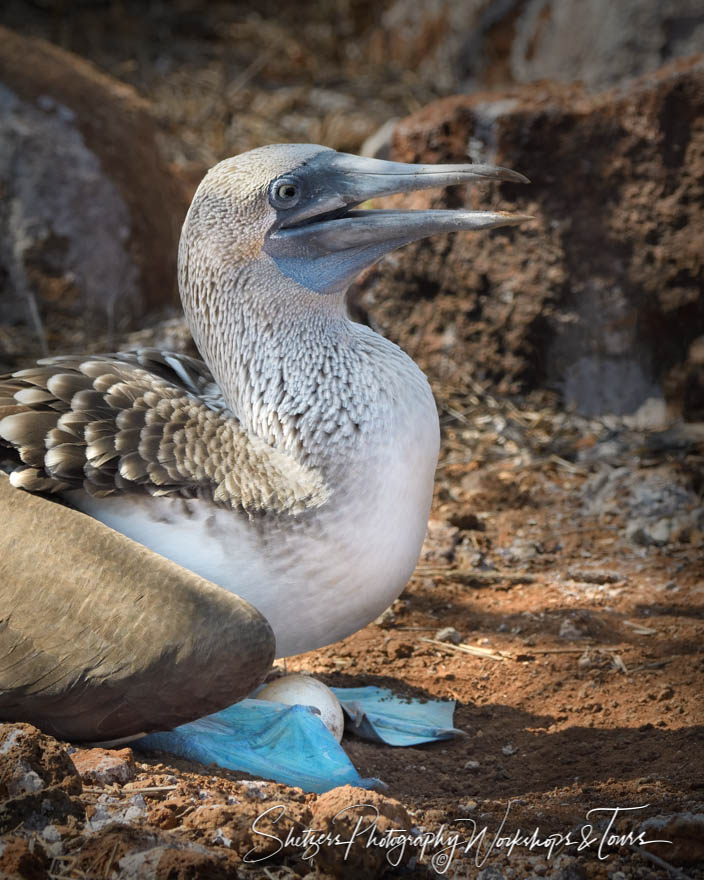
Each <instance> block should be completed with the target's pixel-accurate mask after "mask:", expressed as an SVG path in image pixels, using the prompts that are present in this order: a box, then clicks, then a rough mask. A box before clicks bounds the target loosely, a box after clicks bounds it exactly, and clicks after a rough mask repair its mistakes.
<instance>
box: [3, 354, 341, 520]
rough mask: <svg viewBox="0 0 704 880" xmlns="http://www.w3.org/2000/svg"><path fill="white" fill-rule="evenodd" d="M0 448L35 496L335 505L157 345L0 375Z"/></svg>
mask: <svg viewBox="0 0 704 880" xmlns="http://www.w3.org/2000/svg"><path fill="white" fill-rule="evenodd" d="M201 395H202V396H201ZM0 445H2V446H4V447H6V451H7V455H6V456H5V458H6V459H7V458H8V457H9V459H10V460H11V467H10V470H11V471H12V476H11V480H12V483H13V484H14V485H15V486H19V487H21V488H24V489H28V490H30V491H34V492H64V491H66V490H68V489H77V488H82V489H84V490H85V491H86V492H89V493H90V494H91V495H96V496H103V495H110V494H114V493H115V492H125V491H142V492H149V493H151V494H153V495H181V496H185V497H194V496H205V497H209V498H211V499H212V500H213V501H214V502H215V503H217V504H221V505H223V506H227V507H230V508H232V509H241V510H245V511H247V512H249V513H256V512H264V511H279V512H298V511H300V510H304V509H306V508H309V507H317V506H319V505H320V504H322V503H323V502H324V501H325V500H326V498H327V490H326V487H325V486H324V484H323V481H322V478H321V476H320V474H319V473H318V472H317V471H315V470H313V469H311V468H306V467H304V466H302V465H300V464H299V463H298V462H296V461H295V460H294V459H292V458H291V457H290V456H289V455H287V454H286V453H283V452H281V451H280V450H276V449H273V448H272V447H270V446H268V445H267V444H265V443H264V442H263V441H261V440H259V439H258V438H257V437H254V436H252V435H250V434H248V433H247V432H246V431H245V430H244V429H243V428H242V426H241V425H240V423H239V422H238V420H237V419H236V418H235V417H234V416H233V415H232V414H231V413H230V412H229V411H227V410H226V409H225V408H224V403H223V402H222V398H221V397H220V395H219V390H218V389H217V386H216V385H215V382H214V380H213V377H212V375H211V374H210V372H209V371H208V369H207V367H206V366H205V364H203V363H201V362H200V361H196V360H194V359H193V358H188V357H184V356H182V355H176V354H170V353H163V352H157V351H154V350H145V351H140V352H134V353H131V352H130V353H120V354H116V355H105V356H100V357H85V358H80V357H75V356H66V357H58V358H49V359H45V360H43V361H40V362H39V363H38V364H37V365H36V366H34V367H31V368H29V369H26V370H19V371H18V372H16V373H14V374H12V375H10V376H4V377H0ZM0 452H1V450H0Z"/></svg>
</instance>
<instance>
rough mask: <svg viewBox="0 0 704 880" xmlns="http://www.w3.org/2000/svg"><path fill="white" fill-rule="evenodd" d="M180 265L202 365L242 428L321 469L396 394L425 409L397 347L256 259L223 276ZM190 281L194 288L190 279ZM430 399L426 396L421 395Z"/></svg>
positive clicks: (356, 444)
mask: <svg viewBox="0 0 704 880" xmlns="http://www.w3.org/2000/svg"><path fill="white" fill-rule="evenodd" d="M188 275H189V273H188V271H187V270H186V268H185V267H182V273H181V279H180V281H181V287H182V298H183V303H184V310H185V312H186V317H187V319H188V322H189V324H190V327H191V331H192V333H193V336H194V338H195V341H196V344H197V345H198V348H199V350H200V352H201V355H202V356H203V358H204V360H205V361H206V363H207V364H208V366H209V367H210V369H211V370H212V372H213V375H214V377H215V379H216V381H217V383H218V385H219V386H220V388H221V390H222V393H223V396H224V398H225V400H226V402H227V404H228V406H229V407H230V408H231V409H232V411H233V412H234V413H235V414H236V415H237V417H238V418H239V420H240V421H241V422H242V424H243V425H244V427H245V428H247V430H249V431H251V432H252V433H254V434H256V435H257V436H259V437H260V438H262V439H263V440H265V441H266V442H267V443H269V444H271V445H273V446H276V447H277V448H281V449H285V450H287V451H289V452H291V453H292V454H294V455H295V456H296V457H297V458H299V459H303V460H307V461H311V462H319V463H323V462H324V460H325V459H326V458H327V457H330V456H338V457H339V456H340V452H341V450H342V449H344V450H345V452H346V453H353V452H354V450H355V448H356V449H359V448H360V447H363V445H364V442H363V441H364V440H365V439H366V440H369V438H371V437H378V436H380V435H381V434H383V433H384V432H386V431H388V430H389V428H390V425H389V420H393V419H394V405H395V404H396V403H398V400H399V398H401V399H406V398H408V397H409V396H410V397H414V396H415V397H417V398H418V399H419V401H424V402H425V403H426V404H427V401H428V398H429V391H428V388H427V383H426V380H425V377H424V376H423V374H422V373H421V372H420V370H419V369H418V368H417V367H416V365H415V364H414V363H413V362H412V361H411V360H410V358H408V357H407V356H406V355H405V354H404V353H403V352H402V351H401V350H400V349H399V348H398V347H397V346H395V345H394V344H393V343H391V342H389V341H388V340H386V339H383V337H381V336H379V335H378V334H376V333H374V332H373V331H371V330H370V329H369V328H367V327H363V326H361V325H359V324H355V323H353V322H352V321H350V320H349V318H348V316H347V311H346V307H345V303H344V297H343V296H342V295H340V296H321V295H320V294H317V293H314V292H312V291H309V290H307V289H305V288H303V287H301V286H300V285H297V284H296V283H295V282H292V281H289V280H288V279H286V278H285V277H284V276H282V275H281V273H279V272H278V270H277V269H276V267H275V266H273V264H272V263H270V262H269V261H267V260H266V259H264V260H258V261H256V262H254V263H252V264H249V265H245V266H241V267H239V268H238V269H236V270H233V269H229V270H228V271H227V272H222V271H221V272H218V271H210V272H208V271H206V272H203V267H199V268H198V271H197V274H196V273H193V280H194V283H193V284H191V283H190V279H189V277H188ZM196 278H197V279H198V281H197V286H196V284H195V279H196ZM430 400H431V402H432V398H430Z"/></svg>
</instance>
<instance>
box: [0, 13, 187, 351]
mask: <svg viewBox="0 0 704 880" xmlns="http://www.w3.org/2000/svg"><path fill="white" fill-rule="evenodd" d="M0 187H1V188H2V199H0V368H2V367H3V363H2V362H7V365H10V364H14V363H16V362H17V360H18V359H19V358H23V357H27V358H30V357H36V356H39V355H41V354H45V353H46V352H47V351H51V352H53V351H55V350H56V349H57V348H59V347H60V348H61V349H62V350H66V349H67V347H80V346H81V345H85V344H86V343H87V342H90V341H92V340H94V339H95V336H96V335H102V336H105V335H107V334H109V333H119V332H124V331H125V329H127V328H130V327H131V326H133V325H134V323H135V321H136V320H137V319H138V318H139V317H141V316H142V315H143V314H144V313H145V312H148V311H149V310H153V309H155V308H158V307H161V306H163V305H164V304H167V303H170V302H173V301H175V299H176V285H175V269H176V248H177V240H178V226H179V223H180V221H181V219H182V218H183V215H184V213H185V200H184V198H183V196H182V194H181V193H180V191H179V190H178V188H177V186H176V184H175V182H174V181H173V179H172V178H171V176H170V174H169V172H168V171H167V169H166V168H165V167H164V165H163V163H162V161H161V159H160V156H159V152H158V149H157V146H156V129H155V126H154V124H153V122H152V120H151V118H150V116H149V113H148V109H147V105H146V104H145V102H143V101H142V100H141V99H139V98H138V97H137V95H136V94H135V93H134V92H133V91H132V90H131V89H130V88H129V87H127V86H124V85H122V84H119V83H117V82H116V81H114V80H112V79H110V78H109V77H107V76H105V75H103V74H101V73H99V71H98V70H97V69H96V68H94V67H93V66H92V65H91V64H89V63H88V62H86V61H83V60H82V59H79V58H77V57H76V56H73V55H71V54H70V53H68V52H64V51H62V50H60V49H58V48H56V47H55V46H51V45H49V44H48V43H44V42H43V41H41V40H32V39H28V38H25V37H21V36H20V35H18V34H15V33H13V32H11V31H8V30H5V29H2V28H0Z"/></svg>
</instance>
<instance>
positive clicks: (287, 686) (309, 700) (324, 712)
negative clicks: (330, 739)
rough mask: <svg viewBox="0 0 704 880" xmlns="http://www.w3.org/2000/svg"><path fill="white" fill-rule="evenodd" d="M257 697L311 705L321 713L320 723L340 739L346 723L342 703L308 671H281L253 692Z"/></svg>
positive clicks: (287, 703) (278, 701) (290, 704)
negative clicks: (284, 673)
mask: <svg viewBox="0 0 704 880" xmlns="http://www.w3.org/2000/svg"><path fill="white" fill-rule="evenodd" d="M256 697H257V699H258V700H270V701H271V702H274V703H285V704H286V705H287V706H295V705H301V706H313V707H314V708H315V709H317V710H318V712H319V713H320V717H321V718H322V720H323V724H324V725H325V726H326V727H327V729H328V730H329V731H330V732H331V733H332V735H333V736H334V737H335V739H336V740H337V741H338V742H340V740H341V739H342V731H343V729H344V727H345V716H344V715H343V714H342V706H341V705H340V701H339V700H338V699H337V697H336V696H335V694H334V693H333V692H332V691H331V690H330V688H329V687H327V686H326V685H324V684H323V683H322V681H318V680H317V678H311V676H310V675H301V674H300V673H294V674H293V675H284V677H283V678H277V679H276V681H272V682H271V684H268V685H266V686H265V687H263V688H262V689H261V690H260V691H259V692H258V693H257V695H256Z"/></svg>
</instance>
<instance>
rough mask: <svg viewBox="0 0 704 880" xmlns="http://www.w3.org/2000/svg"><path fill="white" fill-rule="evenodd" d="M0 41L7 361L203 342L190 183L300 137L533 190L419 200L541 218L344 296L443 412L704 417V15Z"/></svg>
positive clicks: (316, 21)
mask: <svg viewBox="0 0 704 880" xmlns="http://www.w3.org/2000/svg"><path fill="white" fill-rule="evenodd" d="M0 24H2V25H4V26H5V27H6V28H7V30H3V31H1V32H0V187H2V189H1V191H0V192H1V194H2V198H1V199H0V230H1V232H2V234H1V235H0V242H2V243H1V244H0V362H1V364H0V365H1V366H2V367H5V368H9V367H12V366H14V365H15V364H21V363H23V362H25V361H26V360H27V359H32V358H35V357H37V356H39V355H41V354H44V353H47V352H50V353H57V352H61V351H70V350H76V349H81V348H83V349H85V348H88V349H93V350H95V349H105V348H106V347H107V348H114V347H117V346H124V345H129V344H143V343H145V342H155V343H157V344H163V345H168V346H170V347H182V348H183V347H188V344H189V342H188V334H187V331H185V330H184V328H183V325H182V324H181V323H180V322H179V319H178V317H177V316H178V308H177V297H176V291H175V282H174V267H175V249H176V241H177V233H178V227H179V225H180V222H181V220H182V217H183V214H184V213H185V209H186V206H187V204H188V199H189V198H190V195H191V194H192V191H193V189H194V187H195V186H196V185H197V182H198V180H199V179H200V177H201V176H202V174H203V172H204V171H205V170H206V169H207V168H208V167H209V166H210V165H212V164H214V163H215V162H216V161H218V160H220V159H222V158H224V157H225V156H228V155H232V154H235V153H238V152H241V151H243V150H246V149H250V148H252V147H255V146H258V145H260V144H264V143H270V142H277V141H279V142H280V141H310V142H318V143H323V144H326V145H328V146H331V147H334V148H336V149H341V150H347V151H352V152H364V153H367V154H372V155H378V156H391V157H394V158H398V159H402V160H405V161H445V162H452V161H456V162H462V161H467V160H468V159H469V160H472V161H480V162H487V161H488V162H496V163H499V164H506V165H508V166H510V167H514V168H516V169H518V170H520V171H522V172H524V173H526V174H527V175H528V176H529V177H531V179H532V181H533V183H532V185H531V186H529V187H521V188H519V187H516V186H512V185H506V184H505V185H502V186H500V187H499V186H492V187H489V188H477V189H473V190H470V189H469V188H466V189H461V188H453V189H451V190H448V191H446V192H444V193H423V194H417V195H415V196H414V197H412V198H410V199H406V204H408V205H410V206H415V207H420V206H427V205H429V204H432V205H447V206H452V207H454V206H459V205H460V204H464V203H466V204H470V205H473V206H475V207H488V206H496V205H499V204H500V205H501V206H503V207H507V208H515V209H518V210H520V211H525V212H527V213H530V214H532V215H533V216H534V217H535V220H534V221H533V222H532V223H530V224H527V225H525V226H524V227H521V228H520V229H514V228H512V229H507V230H497V231H495V232H493V233H489V234H487V233H482V234H480V235H476V234H458V235H456V236H453V237H450V238H448V239H443V240H437V241H436V240H432V241H428V242H423V243H420V244H418V245H415V246H413V247H412V248H407V249H406V250H404V251H401V252H399V253H396V254H392V255H389V256H388V257H387V258H386V259H385V260H383V261H382V262H381V263H380V265H379V266H378V267H375V268H374V269H373V270H371V271H370V272H369V273H368V274H367V276H366V277H365V278H363V279H362V280H361V281H360V282H359V283H358V284H357V285H355V287H354V289H353V290H352V291H351V306H352V309H353V312H354V314H355V316H356V317H358V318H359V319H361V320H367V321H369V322H370V323H371V324H372V325H373V326H375V327H377V328H378V329H380V330H381V331H382V332H384V333H385V334H387V335H389V336H391V337H392V338H394V339H395V340H396V341H398V342H399V343H400V344H402V345H403V346H404V347H405V348H406V349H407V350H408V351H409V352H410V353H411V354H412V355H413V356H414V357H415V358H416V359H417V360H418V361H419V362H420V363H421V365H422V366H423V368H424V369H426V370H427V371H428V373H429V375H430V376H431V379H432V380H433V382H434V384H435V386H436V390H438V389H439V392H440V396H441V398H443V397H444V398H445V399H450V398H453V399H454V398H457V397H462V396H466V395H471V394H472V393H474V391H476V389H477V387H480V388H482V389H491V390H492V391H494V392H496V393H498V394H502V395H512V396H513V397H514V398H516V399H518V398H521V399H525V398H526V397H527V396H530V395H536V394H538V395H539V396H540V395H543V397H544V395H545V394H548V395H553V396H554V398H551V399H554V400H556V401H558V402H559V403H560V404H561V405H567V406H568V407H572V408H575V409H576V410H577V411H578V412H581V413H583V414H584V415H587V416H594V415H599V414H603V413H615V414H618V415H628V416H632V417H634V418H635V419H636V421H638V422H639V423H642V424H645V425H651V426H659V427H662V426H666V425H668V424H672V423H674V422H676V421H677V420H679V419H682V418H684V419H686V420H690V421H701V420H702V419H704V382H703V381H702V373H703V372H704V353H703V351H704V295H703V287H704V273H703V271H702V270H703V266H702V262H703V259H704V258H703V256H702V254H704V239H703V238H702V235H703V234H702V231H701V230H702V228H703V227H704V224H703V223H702V219H703V218H702V212H703V211H704V184H703V183H702V181H703V180H704V56H701V55H697V53H698V52H704V8H703V7H702V6H701V3H699V2H697V0H662V2H658V0H623V2H619V3H613V2H609V0H464V2H462V0H430V2H426V3H423V4H418V3H416V2H412V0H381V2H375V3H371V2H368V0H324V2H319V3H315V4H293V3H291V4H288V3H281V2H278V3H274V2H270V0H267V2H263V3H257V4H248V3H242V2H229V3H226V2H209V3H205V2H202V0H200V2H199V0H176V2H166V0H163V2H157V0H150V2H137V0H123V2H117V0H101V2H98V0H82V2H69V0H34V2H29V0H6V2H5V3H4V4H3V6H2V9H1V10H0ZM43 41H47V42H43ZM452 96H457V97H452ZM165 319H166V323H164V321H165ZM541 399H542V398H541Z"/></svg>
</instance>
